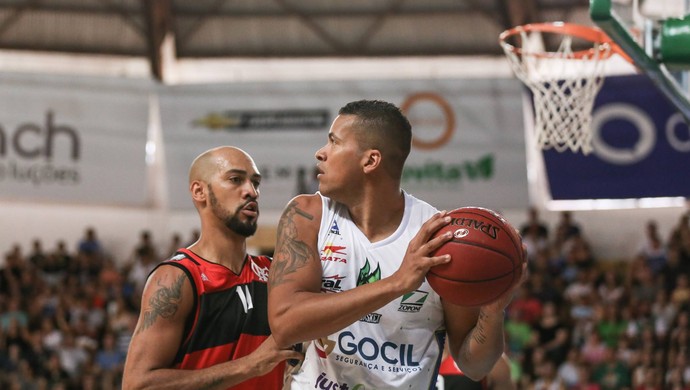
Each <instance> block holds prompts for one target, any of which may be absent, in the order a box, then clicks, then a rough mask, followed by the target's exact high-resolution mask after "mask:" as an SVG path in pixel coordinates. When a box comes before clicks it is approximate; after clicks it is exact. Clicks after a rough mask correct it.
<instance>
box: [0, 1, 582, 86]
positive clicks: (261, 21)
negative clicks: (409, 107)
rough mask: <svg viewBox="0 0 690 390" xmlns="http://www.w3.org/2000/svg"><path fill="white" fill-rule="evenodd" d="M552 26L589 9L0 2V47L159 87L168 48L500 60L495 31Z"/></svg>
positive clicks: (560, 5) (571, 5)
mask: <svg viewBox="0 0 690 390" xmlns="http://www.w3.org/2000/svg"><path fill="white" fill-rule="evenodd" d="M557 20H561V21H571V22H576V23H582V24H591V22H590V20H589V1H588V0H0V49H9V50H20V51H41V52H63V53H81V54H99V55H117V56H130V57H131V56H134V57H144V58H147V59H148V60H149V63H150V64H151V72H152V74H153V75H154V76H155V77H157V78H159V79H160V77H159V75H160V74H161V61H164V60H165V58H166V57H165V54H164V53H166V51H165V50H167V53H173V55H174V56H175V57H176V58H233V57H243V58H247V57H250V58H276V57H281V58H284V57H298V58H306V57H360V56H366V57H393V56H447V55H501V53H502V52H501V49H500V47H499V45H498V43H497V37H498V34H499V33H500V32H501V31H503V30H505V29H507V28H509V27H513V26H515V25H518V24H523V23H527V22H544V21H557ZM166 37H167V38H166ZM170 38H172V39H170ZM165 42H167V44H166V43H165ZM166 47H167V48H168V49H165V48H166ZM169 48H174V50H170V49H169Z"/></svg>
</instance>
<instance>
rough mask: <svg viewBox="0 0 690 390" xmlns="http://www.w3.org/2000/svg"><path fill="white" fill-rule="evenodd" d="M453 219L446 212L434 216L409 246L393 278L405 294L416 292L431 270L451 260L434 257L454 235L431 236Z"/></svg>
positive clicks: (445, 256) (444, 256)
mask: <svg viewBox="0 0 690 390" xmlns="http://www.w3.org/2000/svg"><path fill="white" fill-rule="evenodd" d="M450 221H451V218H450V217H449V216H448V213H447V212H446V211H441V212H439V213H436V214H434V215H433V216H432V217H431V218H429V220H427V221H426V222H424V224H423V225H422V227H421V228H420V229H419V231H418V232H417V234H416V235H415V236H414V238H412V240H410V243H409V244H408V245H407V252H405V257H404V258H403V262H402V264H401V265H400V268H399V269H398V270H397V271H396V272H395V273H394V274H393V275H392V276H391V277H394V278H396V281H397V283H399V285H398V286H399V288H400V289H401V290H402V291H403V293H407V292H410V291H414V290H416V289H417V288H419V286H421V285H422V282H423V281H424V278H425V276H426V273H427V272H428V271H429V268H431V267H433V266H436V265H439V264H445V263H447V262H449V261H450V260H451V257H450V255H443V256H432V255H431V254H432V253H434V251H436V250H437V249H438V248H440V247H441V246H442V245H443V244H445V243H446V242H448V241H449V240H450V239H451V238H453V235H452V233H450V232H448V233H446V234H443V235H440V236H438V237H434V238H433V239H431V236H433V235H434V233H436V231H437V230H438V229H440V228H442V227H443V226H446V225H448V224H449V223H450Z"/></svg>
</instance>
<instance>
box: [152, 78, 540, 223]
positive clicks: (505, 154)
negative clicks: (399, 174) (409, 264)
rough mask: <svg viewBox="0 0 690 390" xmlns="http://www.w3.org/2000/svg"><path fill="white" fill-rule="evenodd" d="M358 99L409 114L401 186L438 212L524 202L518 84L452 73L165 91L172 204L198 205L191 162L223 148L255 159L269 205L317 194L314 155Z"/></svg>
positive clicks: (164, 124)
mask: <svg viewBox="0 0 690 390" xmlns="http://www.w3.org/2000/svg"><path fill="white" fill-rule="evenodd" d="M360 99H381V100H386V101H389V102H391V103H394V104H396V105H397V106H399V107H401V108H402V109H403V111H404V112H405V113H406V114H407V116H408V118H409V119H410V122H411V123H412V126H413V136H414V139H413V148H412V152H411V154H410V157H409V158H408V160H407V164H406V169H405V172H404V176H403V183H402V186H403V188H404V189H405V190H406V191H408V192H409V193H411V194H413V195H415V196H417V197H419V198H421V199H424V200H426V201H427V202H429V203H431V204H432V205H434V206H436V207H438V208H439V209H453V208H457V207H460V206H469V205H476V206H484V207H491V208H494V209H501V208H516V207H518V208H520V207H524V206H525V205H526V204H527V202H528V200H527V180H526V168H525V146H524V138H523V130H522V101H521V87H520V84H519V82H518V81H516V80H514V79H493V80H490V79H467V80H457V79H454V80H379V81H319V82H313V81H311V82H271V83H236V84H223V85H217V84H216V85H186V86H175V87H171V88H166V89H164V90H162V91H161V95H160V110H161V122H162V129H163V147H164V150H165V156H166V157H165V161H166V167H167V172H168V176H167V183H168V198H169V204H170V206H171V208H173V209H191V208H192V203H191V200H190V197H189V193H188V183H187V181H188V177H187V174H188V169H189V165H190V164H191V162H192V160H193V159H194V158H195V157H196V156H197V155H198V154H199V153H201V152H203V151H205V150H206V149H209V148H211V147H215V146H219V145H234V146H237V147H240V148H242V149H244V150H245V151H247V152H248V153H250V154H251V155H252V156H253V157H254V160H255V161H256V163H257V165H258V167H259V169H260V171H261V174H262V175H263V177H264V179H263V181H262V184H261V191H262V192H261V200H260V204H261V207H262V208H263V209H264V210H266V209H268V210H274V211H276V210H277V211H280V210H282V209H283V207H284V206H285V205H286V204H287V202H288V201H289V200H290V199H291V198H292V197H293V196H295V195H296V194H298V193H301V192H305V191H306V192H314V191H315V186H314V183H313V176H312V173H313V170H314V166H315V164H316V159H315V157H314V154H315V152H316V151H317V150H318V149H319V148H320V147H321V146H323V145H325V143H326V141H327V134H328V129H329V127H330V124H331V122H332V121H333V119H334V118H335V116H336V115H337V112H338V110H339V108H340V107H342V106H343V105H345V104H346V103H348V102H350V101H354V100H360ZM300 183H301V184H300Z"/></svg>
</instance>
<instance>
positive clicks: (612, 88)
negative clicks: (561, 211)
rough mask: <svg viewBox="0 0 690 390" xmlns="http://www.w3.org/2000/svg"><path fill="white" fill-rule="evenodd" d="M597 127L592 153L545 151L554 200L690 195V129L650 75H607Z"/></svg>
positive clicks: (594, 124) (595, 121)
mask: <svg viewBox="0 0 690 390" xmlns="http://www.w3.org/2000/svg"><path fill="white" fill-rule="evenodd" d="M591 131H592V145H593V148H594V152H593V153H591V154H589V155H583V154H581V153H569V152H564V153H558V152H555V151H553V150H547V151H543V152H542V155H543V157H544V166H545V168H546V174H547V177H548V185H549V190H550V192H551V197H552V198H553V199H554V200H578V199H638V198H655V197H685V198H687V197H689V196H690V181H688V180H687V176H688V175H687V169H683V168H684V167H687V166H689V164H690V129H689V128H688V125H687V124H686V123H685V121H684V120H683V119H682V115H681V114H680V113H679V112H678V111H677V110H676V109H675V107H674V106H673V105H672V104H671V103H670V102H669V101H668V99H667V98H666V96H664V95H663V94H662V93H661V92H660V91H659V90H658V89H657V88H656V86H655V85H654V84H653V82H652V81H651V80H650V79H649V78H648V77H647V76H646V75H625V76H609V77H606V79H605V80H604V84H603V86H602V89H601V91H600V92H599V94H598V95H597V98H596V100H595V103H594V108H593V110H592V125H591Z"/></svg>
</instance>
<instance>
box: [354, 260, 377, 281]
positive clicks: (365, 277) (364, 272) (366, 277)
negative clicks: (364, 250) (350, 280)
mask: <svg viewBox="0 0 690 390" xmlns="http://www.w3.org/2000/svg"><path fill="white" fill-rule="evenodd" d="M370 270H371V266H370V265H369V259H366V260H365V263H364V267H362V268H361V269H360V270H359V276H357V285H358V286H362V285H365V284H367V283H373V282H376V281H377V280H381V268H380V267H379V265H378V264H376V269H375V270H373V271H371V272H370Z"/></svg>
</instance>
